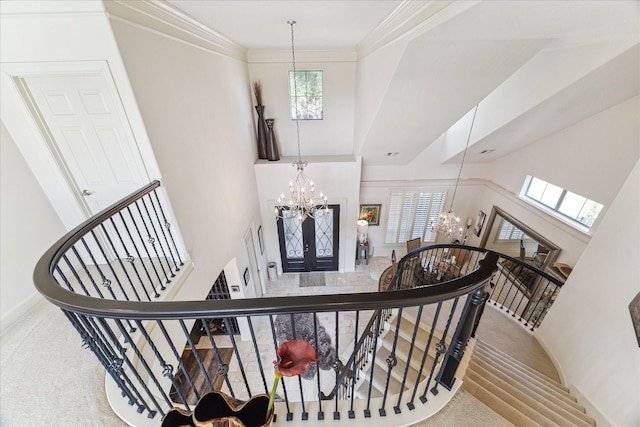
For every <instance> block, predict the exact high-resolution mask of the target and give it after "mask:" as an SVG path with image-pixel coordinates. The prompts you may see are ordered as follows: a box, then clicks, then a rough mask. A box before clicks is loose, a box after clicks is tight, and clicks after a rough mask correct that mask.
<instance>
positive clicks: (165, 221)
mask: <svg viewBox="0 0 640 427" xmlns="http://www.w3.org/2000/svg"><path fill="white" fill-rule="evenodd" d="M152 193H153V195H154V196H155V197H156V201H157V202H158V208H159V209H160V213H161V214H162V219H163V220H164V223H165V224H166V228H167V234H168V235H169V239H170V240H171V243H173V248H174V249H175V251H176V255H177V257H178V260H179V261H180V265H184V263H183V262H182V258H180V251H178V246H177V245H176V241H175V240H174V238H173V235H172V234H171V227H170V223H169V220H168V219H167V216H166V215H165V214H164V209H162V203H160V199H159V198H158V193H156V190H153V192H152Z"/></svg>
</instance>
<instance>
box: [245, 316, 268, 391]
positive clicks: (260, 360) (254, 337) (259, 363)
mask: <svg viewBox="0 0 640 427" xmlns="http://www.w3.org/2000/svg"><path fill="white" fill-rule="evenodd" d="M247 323H248V324H249V332H251V341H253V349H254V351H255V352H256V360H257V361H258V369H259V370H260V375H261V376H262V383H263V384H264V392H265V393H266V394H269V393H270V392H271V390H269V388H268V387H267V379H266V378H265V376H264V368H263V367H262V357H261V356H260V350H259V349H258V341H256V334H255V332H254V330H253V322H252V321H251V316H247Z"/></svg>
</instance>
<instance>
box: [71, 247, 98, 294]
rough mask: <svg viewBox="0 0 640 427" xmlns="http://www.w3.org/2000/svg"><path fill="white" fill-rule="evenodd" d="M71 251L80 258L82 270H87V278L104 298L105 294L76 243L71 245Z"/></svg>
mask: <svg viewBox="0 0 640 427" xmlns="http://www.w3.org/2000/svg"><path fill="white" fill-rule="evenodd" d="M71 251H72V252H73V254H74V255H75V256H76V259H77V260H78V262H79V263H80V267H82V270H83V271H84V272H85V274H86V275H87V278H88V279H89V281H90V282H91V284H92V285H93V288H94V289H95V290H96V292H97V293H98V295H99V296H100V298H102V299H104V295H102V292H101V291H100V288H98V284H97V283H96V281H95V280H94V279H93V275H92V274H91V272H90V271H89V269H88V268H87V265H86V264H85V263H84V261H83V260H82V257H81V256H80V253H79V252H78V250H77V249H76V247H75V245H74V246H72V247H71ZM76 277H77V278H78V280H80V278H79V277H78V276H77V275H76Z"/></svg>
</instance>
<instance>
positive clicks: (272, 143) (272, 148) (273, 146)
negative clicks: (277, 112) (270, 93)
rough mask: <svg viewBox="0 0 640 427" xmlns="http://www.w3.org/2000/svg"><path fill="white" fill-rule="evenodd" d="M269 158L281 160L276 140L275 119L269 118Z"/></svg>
mask: <svg viewBox="0 0 640 427" xmlns="http://www.w3.org/2000/svg"><path fill="white" fill-rule="evenodd" d="M265 121H266V122H267V128H268V130H267V159H269V160H271V161H275V160H280V153H279V152H278V141H276V134H275V132H274V131H273V122H274V121H275V119H267V120H265Z"/></svg>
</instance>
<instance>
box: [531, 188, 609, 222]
mask: <svg viewBox="0 0 640 427" xmlns="http://www.w3.org/2000/svg"><path fill="white" fill-rule="evenodd" d="M521 194H522V195H523V196H525V197H526V198H529V199H532V200H535V201H536V202H539V203H542V204H543V205H544V206H546V207H548V208H549V209H551V210H552V211H554V212H557V213H558V214H560V216H561V217H564V218H569V219H571V220H572V221H574V222H577V223H579V224H582V225H583V226H585V227H587V228H591V226H592V225H593V223H594V221H595V220H596V218H597V217H598V214H600V211H601V210H602V205H601V204H600V203H597V202H594V201H593V200H589V199H587V198H586V197H582V196H580V195H578V194H575V193H572V192H570V191H567V190H565V189H563V188H560V187H558V186H556V185H553V184H549V183H548V182H546V181H543V180H541V179H539V178H536V177H534V176H528V177H527V180H526V181H525V185H524V187H523V191H522V193H521Z"/></svg>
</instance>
